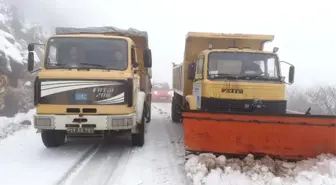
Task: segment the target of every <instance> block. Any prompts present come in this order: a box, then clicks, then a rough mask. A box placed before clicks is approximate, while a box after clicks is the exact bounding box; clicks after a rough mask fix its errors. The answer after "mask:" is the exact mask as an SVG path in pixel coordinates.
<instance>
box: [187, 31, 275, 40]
mask: <svg viewBox="0 0 336 185" xmlns="http://www.w3.org/2000/svg"><path fill="white" fill-rule="evenodd" d="M190 37H203V38H213V39H215V38H218V39H225V38H226V39H251V40H264V41H273V40H274V35H263V34H239V33H235V34H230V33H211V32H188V34H187V35H186V38H190Z"/></svg>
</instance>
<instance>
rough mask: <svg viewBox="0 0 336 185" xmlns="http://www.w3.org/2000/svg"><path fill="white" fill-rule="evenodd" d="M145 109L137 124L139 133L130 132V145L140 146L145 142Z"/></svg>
mask: <svg viewBox="0 0 336 185" xmlns="http://www.w3.org/2000/svg"><path fill="white" fill-rule="evenodd" d="M145 113H146V112H145V110H144V111H143V114H142V117H141V123H140V124H138V130H139V133H134V134H132V146H139V147H142V146H143V145H144V144H145Z"/></svg>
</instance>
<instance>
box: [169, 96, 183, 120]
mask: <svg viewBox="0 0 336 185" xmlns="http://www.w3.org/2000/svg"><path fill="white" fill-rule="evenodd" d="M177 106H178V105H177V103H176V100H175V98H173V101H172V104H171V118H172V121H173V123H179V122H181V116H180V115H179V113H178V112H177V111H178V110H177V109H178V107H177Z"/></svg>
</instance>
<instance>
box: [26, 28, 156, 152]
mask: <svg viewBox="0 0 336 185" xmlns="http://www.w3.org/2000/svg"><path fill="white" fill-rule="evenodd" d="M110 30H111V31H106V28H104V29H101V28H99V27H97V28H56V35H55V36H53V37H50V38H49V39H48V40H47V43H46V44H45V56H44V60H43V65H42V68H40V69H38V70H39V72H38V75H37V77H36V80H35V84H34V103H35V106H36V107H37V111H36V115H35V119H34V126H35V128H36V129H37V130H38V131H40V132H41V136H42V141H43V143H44V145H45V146H46V147H58V146H60V145H62V144H64V142H65V137H68V136H84V135H85V136H91V135H92V136H93V135H101V136H105V135H109V134H110V133H111V132H120V131H123V132H129V133H130V134H131V136H132V144H133V145H135V146H142V145H143V144H144V127H145V124H144V122H145V117H146V115H147V114H148V113H147V112H146V111H148V108H146V107H148V105H147V104H150V102H147V100H146V99H147V98H146V97H147V93H148V90H147V89H146V87H145V86H144V85H143V81H146V80H147V79H149V78H146V77H148V76H146V75H147V74H146V73H143V72H144V71H146V70H147V68H150V67H151V65H152V64H151V62H152V61H151V50H150V49H149V48H148V45H143V46H142V47H140V46H138V45H137V43H136V42H135V41H134V39H132V38H131V37H132V36H134V37H137V38H142V39H143V40H146V39H147V33H146V32H140V31H139V34H138V35H130V34H128V33H127V32H126V31H122V30H116V29H115V28H111V29H110ZM146 43H147V42H146ZM28 50H29V54H28V70H29V71H30V72H33V71H34V55H33V51H34V44H30V45H29V47H28ZM140 52H142V53H140Z"/></svg>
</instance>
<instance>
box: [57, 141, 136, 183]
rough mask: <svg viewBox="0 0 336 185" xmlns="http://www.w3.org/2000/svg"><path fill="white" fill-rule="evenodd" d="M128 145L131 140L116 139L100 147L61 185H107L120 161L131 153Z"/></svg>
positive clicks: (74, 169)
mask: <svg viewBox="0 0 336 185" xmlns="http://www.w3.org/2000/svg"><path fill="white" fill-rule="evenodd" d="M111 139H112V138H111ZM128 143H129V138H127V139H124V138H122V139H121V138H119V137H115V138H113V140H112V142H110V143H104V144H101V145H99V146H98V147H97V148H96V149H95V150H93V151H92V152H91V153H90V154H89V155H86V156H87V157H86V158H85V159H84V160H81V162H80V163H79V164H78V165H77V166H76V167H75V168H73V170H71V171H70V173H68V175H67V176H66V177H65V178H64V179H63V180H62V181H61V182H60V183H59V185H93V184H94V185H107V184H108V183H109V181H110V179H111V176H112V175H113V174H114V172H115V169H116V167H117V166H118V165H119V161H120V159H121V158H122V157H123V156H127V155H128V154H129V153H130V151H131V146H130V145H129V144H128Z"/></svg>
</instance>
